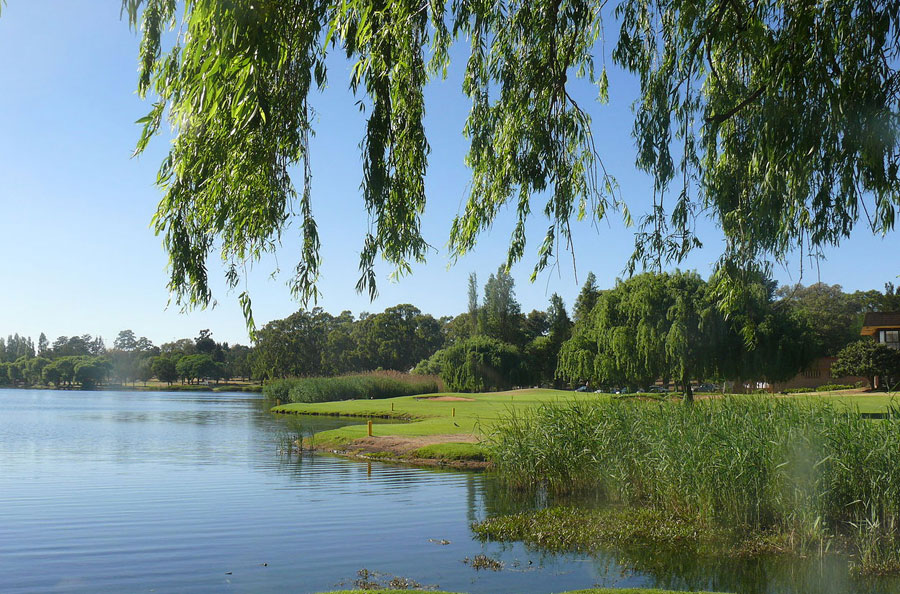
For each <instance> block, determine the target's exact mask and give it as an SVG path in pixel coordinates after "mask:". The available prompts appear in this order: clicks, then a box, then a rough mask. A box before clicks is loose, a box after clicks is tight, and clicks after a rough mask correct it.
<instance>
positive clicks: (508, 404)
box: [272, 389, 900, 459]
mask: <svg viewBox="0 0 900 594" xmlns="http://www.w3.org/2000/svg"><path fill="white" fill-rule="evenodd" d="M439 396H443V397H448V396H449V397H457V398H465V399H466V400H455V401H454V400H449V401H448V400H436V399H435V397H439ZM783 397H784V398H796V399H798V400H810V401H812V400H824V401H827V402H832V403H834V404H835V405H836V406H846V407H848V408H851V409H853V410H857V409H858V410H859V411H860V412H865V413H871V412H884V411H885V410H887V408H888V407H889V406H890V405H891V404H892V403H893V404H895V405H897V406H898V407H900V395H898V394H897V393H894V394H885V393H876V394H866V393H857V392H856V391H852V390H851V391H844V392H823V393H810V394H797V395H792V396H783ZM608 398H610V395H609V394H593V393H578V392H573V391H568V390H545V389H526V390H512V391H508V392H492V393H482V394H457V393H444V394H430V395H428V396H423V397H417V396H403V397H400V398H386V399H383V400H344V401H339V402H323V403H317V404H287V405H283V406H278V407H275V408H274V409H272V410H273V411H274V412H286V413H299V414H303V413H306V414H325V415H344V416H358V417H394V418H406V419H410V420H411V421H412V422H410V423H404V424H389V425H378V424H376V425H375V426H374V435H375V436H427V435H457V434H458V435H465V436H475V437H476V438H480V437H482V436H483V435H485V434H487V433H489V432H490V430H491V427H492V425H493V424H494V423H496V422H497V420H498V419H500V418H501V417H503V416H506V415H508V414H509V412H510V411H511V410H513V409H515V410H524V409H528V408H534V407H537V406H539V405H540V404H542V403H546V402H555V403H567V402H598V401H601V400H606V399H608ZM698 405H701V406H702V400H699V401H698ZM392 407H393V408H392ZM363 437H366V425H365V423H361V424H359V425H351V426H348V427H343V428H341V429H333V430H330V431H323V432H321V433H318V434H316V436H315V443H316V445H317V446H320V447H322V446H335V447H339V446H341V445H343V444H347V443H349V442H352V441H353V440H356V439H359V438H363ZM429 448H436V450H435V451H426V452H422V453H421V454H422V455H420V457H423V458H426V457H436V458H447V459H462V458H466V457H477V456H478V448H477V447H476V446H474V445H471V444H455V443H454V444H441V445H436V446H427V447H426V448H423V449H425V450H427V449H429ZM440 450H444V451H443V452H442V451H440ZM428 453H430V454H436V455H433V456H428V455H425V454H428ZM442 454H443V455H442Z"/></svg>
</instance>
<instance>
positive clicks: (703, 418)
mask: <svg viewBox="0 0 900 594" xmlns="http://www.w3.org/2000/svg"><path fill="white" fill-rule="evenodd" d="M487 450H488V454H489V457H490V459H491V460H492V461H493V462H494V465H495V466H496V468H497V469H498V471H499V472H500V474H501V476H502V478H503V479H504V480H505V481H506V483H507V484H509V485H511V486H513V487H515V488H546V489H549V490H550V491H553V492H557V493H563V492H570V491H579V490H591V491H597V490H599V491H600V492H602V493H603V494H604V495H605V496H606V497H608V498H609V499H610V500H612V501H620V502H623V503H626V504H632V505H636V506H644V507H649V508H652V509H654V510H656V511H662V512H666V513H668V514H672V515H673V516H675V517H681V518H690V519H691V521H692V522H693V523H694V524H695V525H697V526H701V527H702V526H712V527H715V526H739V527H742V529H743V530H745V531H746V532H747V533H748V534H757V533H758V534H762V533H775V534H779V535H781V536H783V537H784V540H785V542H787V544H788V545H789V546H790V548H792V549H794V550H798V551H809V550H827V549H828V548H829V547H830V545H831V543H832V541H834V540H835V539H846V540H849V542H851V543H852V547H853V548H855V549H856V552H857V553H858V555H857V559H858V561H857V563H858V569H859V571H860V572H863V573H870V572H875V571H884V568H885V567H892V566H894V565H897V566H898V567H900V564H897V558H898V555H897V553H896V551H897V550H898V547H897V545H898V543H900V537H898V530H897V529H896V528H897V526H898V522H900V417H898V416H895V415H888V417H887V418H885V419H883V420H879V421H870V420H866V419H864V418H862V417H861V415H860V414H858V413H857V412H850V411H847V410H846V409H839V408H836V407H834V406H833V405H831V404H829V403H827V402H822V401H818V400H813V399H803V400H791V399H785V398H764V397H741V398H724V399H721V400H711V401H705V402H702V403H698V404H696V405H695V406H681V405H675V404H667V403H647V402H628V401H624V402H617V401H606V402H599V403H595V404H589V403H579V404H574V405H553V404H548V405H543V406H541V407H538V408H536V409H531V410H524V411H511V412H510V414H509V416H508V417H507V418H506V420H505V422H503V423H499V424H498V425H497V426H496V428H495V431H494V434H493V436H492V438H491V440H490V443H489V444H488V446H487Z"/></svg>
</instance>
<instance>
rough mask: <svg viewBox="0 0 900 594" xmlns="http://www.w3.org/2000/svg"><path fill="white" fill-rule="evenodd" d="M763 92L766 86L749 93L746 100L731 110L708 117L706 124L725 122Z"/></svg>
mask: <svg viewBox="0 0 900 594" xmlns="http://www.w3.org/2000/svg"><path fill="white" fill-rule="evenodd" d="M765 90H766V86H765V85H760V87H759V88H758V89H756V90H755V91H753V92H752V93H750V96H749V97H747V98H746V99H744V100H743V101H741V102H740V103H738V104H737V105H735V106H734V107H732V108H731V109H729V110H728V111H726V112H725V113H722V114H718V115H711V116H709V117H708V118H706V122H707V123H710V124H712V123H715V124H721V123H722V122H724V121H725V120H728V119H730V118H731V117H732V116H733V115H734V114H736V113H737V112H739V111H740V110H742V109H744V108H745V107H747V106H748V105H750V104H751V103H753V102H754V101H756V100H757V99H759V97H760V95H762V94H763V91H765Z"/></svg>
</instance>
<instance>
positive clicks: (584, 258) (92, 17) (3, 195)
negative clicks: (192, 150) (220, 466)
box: [0, 0, 900, 344]
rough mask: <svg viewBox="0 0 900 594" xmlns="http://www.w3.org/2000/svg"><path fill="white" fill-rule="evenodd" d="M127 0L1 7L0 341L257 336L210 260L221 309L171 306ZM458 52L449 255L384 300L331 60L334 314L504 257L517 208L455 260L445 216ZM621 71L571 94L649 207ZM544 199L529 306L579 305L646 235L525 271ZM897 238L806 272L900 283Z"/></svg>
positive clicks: (257, 283) (582, 249) (43, 0)
mask: <svg viewBox="0 0 900 594" xmlns="http://www.w3.org/2000/svg"><path fill="white" fill-rule="evenodd" d="M119 4H120V3H119V2H118V0H106V1H105V2H71V1H61V0H40V1H37V0H9V2H8V5H7V6H6V7H5V8H4V10H3V16H2V18H0V55H2V56H3V57H4V59H3V60H2V63H0V242H2V245H3V246H4V249H3V250H2V253H3V258H2V259H0V278H2V281H0V283H2V284H0V286H2V290H0V335H4V336H5V335H6V334H11V333H14V332H18V333H19V334H23V335H28V336H33V337H35V338H36V337H37V336H38V334H39V333H40V332H45V333H46V334H47V335H48V336H49V337H50V339H51V340H52V339H53V338H54V337H56V336H58V335H72V334H82V333H91V334H94V335H100V336H103V337H104V339H105V340H106V341H107V344H111V343H112V339H113V338H114V337H115V335H116V334H117V333H118V331H119V330H121V329H124V328H131V329H133V330H134V331H135V332H136V333H137V334H138V335H144V336H147V337H149V338H150V339H151V340H153V341H154V342H156V343H157V344H159V343H161V342H165V341H168V340H172V339H175V338H181V337H185V336H195V335H196V334H197V331H198V330H199V329H201V328H210V329H212V330H213V335H214V337H215V338H217V339H218V340H227V341H230V342H243V343H246V342H248V339H247V335H246V331H245V329H244V325H243V318H242V316H241V313H240V309H239V307H238V306H237V300H236V296H235V295H229V294H228V293H227V292H226V291H225V289H224V283H223V282H222V273H221V272H222V269H221V267H220V266H219V264H218V261H217V260H216V259H215V258H214V259H213V260H212V261H211V262H210V271H211V277H212V278H213V287H214V293H215V297H216V299H217V302H218V305H217V307H215V308H212V309H209V310H206V311H194V312H191V313H187V314H184V313H181V312H180V311H179V309H178V307H176V306H174V305H172V306H171V307H167V302H168V294H167V291H166V288H165V285H166V282H167V280H168V277H167V274H166V261H167V258H166V254H165V252H164V250H163V248H162V244H161V240H160V238H158V237H156V236H154V234H153V232H152V231H151V230H150V228H149V223H150V218H151V216H152V214H153V212H154V211H155V208H156V204H157V201H158V200H159V196H160V192H159V190H158V189H157V188H156V187H155V186H154V185H153V182H154V179H155V174H156V169H157V166H158V165H159V163H160V161H161V159H162V157H163V155H164V154H165V152H166V148H167V143H168V139H167V138H164V137H160V138H158V139H156V140H155V141H154V142H153V143H152V144H151V146H150V148H149V149H148V150H147V151H146V153H145V154H144V155H142V156H141V157H140V158H138V159H132V158H131V153H132V150H133V147H134V144H135V141H136V140H137V137H138V133H139V129H138V127H137V126H136V125H135V124H134V121H135V120H137V119H138V118H140V117H142V116H143V115H144V114H145V113H146V111H147V110H148V109H149V105H148V104H147V103H144V102H142V101H141V100H140V99H139V98H138V97H137V95H136V94H135V92H134V89H135V86H136V80H137V74H136V70H137V44H138V39H137V36H136V34H135V33H134V32H133V31H131V30H129V28H128V26H127V23H125V22H123V21H121V20H120V18H119ZM610 29H611V27H610ZM610 46H611V43H607V45H606V47H607V51H608V49H609V48H610ZM598 61H599V60H598ZM460 63H461V62H460V61H457V63H456V68H454V69H453V70H451V72H450V75H449V77H448V79H447V80H445V81H438V82H435V83H434V84H432V85H431V86H430V87H429V88H428V90H427V109H428V115H427V119H426V131H427V133H428V136H429V140H430V143H431V147H432V152H431V155H430V157H429V163H430V168H429V174H428V179H427V192H428V206H427V209H426V213H425V216H424V219H423V231H424V234H425V238H426V240H428V241H429V242H430V243H431V244H432V245H434V246H435V247H436V248H438V251H437V252H435V253H433V254H432V255H431V257H430V258H429V261H428V263H427V264H426V265H417V266H415V267H414V273H413V274H412V275H411V276H408V277H405V278H402V279H401V280H400V281H399V282H396V283H392V282H390V281H389V280H388V275H389V274H390V273H391V271H392V269H391V267H390V266H389V265H387V264H386V263H382V264H381V265H379V267H378V270H377V271H378V275H379V281H380V296H379V298H378V299H377V300H376V301H375V302H374V303H370V302H369V300H368V297H366V296H363V295H358V294H356V292H355V291H354V285H355V282H356V278H357V260H358V254H359V249H360V247H361V245H362V237H363V233H364V232H365V230H366V228H367V215H366V212H365V209H364V208H363V203H362V197H361V195H360V191H359V182H360V179H361V165H360V159H359V148H358V144H359V141H360V139H361V138H362V134H363V130H364V123H365V120H364V118H365V114H362V113H360V112H359V111H358V110H357V108H356V107H355V106H354V101H355V98H354V97H353V96H352V95H351V94H350V92H349V91H348V90H347V84H346V81H347V72H348V67H347V64H346V63H345V62H343V61H341V60H335V61H333V62H332V63H331V69H330V71H329V88H328V89H327V90H326V91H325V92H324V93H322V94H321V95H318V96H316V97H315V98H314V99H313V105H314V107H315V109H316V114H317V117H316V123H315V127H316V136H315V138H314V139H313V141H312V167H313V176H314V178H313V208H314V213H315V216H316V219H317V222H318V224H319V229H320V234H321V238H322V243H323V248H322V255H323V271H322V277H321V282H320V290H321V291H322V293H323V297H322V299H321V300H320V302H319V305H321V306H323V307H324V308H325V309H327V310H329V311H331V312H333V313H337V312H340V311H341V310H344V309H349V310H352V311H353V312H354V313H359V312H360V311H381V310H382V309H384V308H385V307H388V306H391V305H394V304H397V303H404V302H408V303H413V304H415V305H416V306H418V307H419V308H420V309H422V310H423V311H425V312H429V313H432V314H434V315H447V314H456V313H459V312H461V311H463V310H464V309H465V308H466V281H467V277H468V274H469V273H470V272H472V271H474V272H476V273H477V274H478V276H479V280H480V282H481V283H483V282H484V281H485V280H486V279H487V277H488V275H489V274H490V273H491V272H493V271H495V270H496V268H497V266H498V265H499V264H500V263H501V262H502V261H503V260H504V258H505V253H506V246H507V244H508V240H509V235H510V232H511V230H512V225H513V218H512V215H513V212H512V210H511V209H510V210H508V211H506V212H505V213H503V214H502V215H501V217H500V218H499V219H498V221H497V222H496V224H495V225H494V227H493V228H492V229H491V230H490V231H489V232H487V233H485V234H484V235H483V236H482V237H481V240H480V241H479V244H478V247H477V249H476V250H475V251H474V252H473V253H472V254H470V255H468V256H467V257H465V258H464V259H462V260H460V261H459V262H457V263H456V265H454V266H452V267H448V266H449V259H448V256H447V250H446V242H447V237H448V233H449V225H450V221H451V220H452V218H453V216H454V215H456V214H457V213H458V212H460V210H461V208H462V206H463V204H464V200H465V197H466V192H467V188H468V181H469V177H470V176H469V172H468V171H467V169H466V168H465V166H464V164H463V158H464V155H465V152H466V143H465V139H464V138H463V137H462V135H461V132H460V131H461V129H462V126H463V122H464V120H465V117H466V114H467V112H468V108H469V105H468V102H467V100H466V99H465V97H463V96H462V94H461V92H460V90H459V89H460V80H461V79H460V72H459V65H460ZM609 68H610V103H609V105H606V106H601V105H599V104H596V103H591V101H592V99H593V97H594V96H595V90H594V89H591V88H589V87H588V86H587V85H582V86H580V87H578V88H576V92H577V93H578V94H579V95H578V96H579V97H581V98H583V99H584V100H583V101H581V104H582V105H585V104H588V105H590V108H589V111H590V112H591V115H592V117H593V123H594V134H595V139H596V141H597V144H598V148H599V151H600V155H601V157H602V159H603V160H604V163H605V165H606V167H607V169H608V170H609V171H610V172H611V173H613V175H615V176H616V178H617V179H618V181H619V184H620V187H621V191H622V197H623V198H624V199H625V201H626V203H627V204H628V205H629V208H630V209H631V210H632V212H633V213H635V214H640V213H642V212H644V211H645V210H646V208H647V205H648V204H649V203H650V193H649V191H650V183H649V178H648V177H647V176H646V175H645V174H643V173H641V172H638V171H637V170H636V169H635V167H634V164H633V163H634V154H635V153H634V143H633V140H632V138H631V135H630V132H631V122H632V116H631V103H632V101H633V100H634V98H635V96H636V81H635V80H634V79H633V78H631V77H630V76H628V75H626V74H624V73H622V72H621V71H619V70H617V69H616V68H615V67H613V66H612V65H611V64H609ZM542 208H543V204H542V203H541V202H540V200H538V201H537V202H536V203H534V204H533V211H534V212H535V213H536V214H535V215H533V219H532V221H531V224H530V225H529V246H528V248H527V249H526V256H525V259H524V260H523V262H522V263H520V264H519V265H517V266H516V267H514V268H513V276H514V277H515V279H516V283H517V284H516V292H517V295H518V298H519V301H520V302H521V303H522V308H523V310H525V311H529V310H531V309H532V308H541V309H543V308H545V307H546V304H547V300H548V299H549V296H550V294H551V293H553V292H558V293H559V294H560V295H562V297H563V299H564V300H565V302H566V303H567V305H569V306H570V307H571V305H572V303H573V301H574V298H575V295H577V293H578V290H579V283H582V282H583V281H584V277H585V276H586V274H587V272H588V271H589V270H591V271H593V272H594V273H595V274H596V276H597V278H598V282H599V284H600V285H601V287H608V286H612V285H613V284H614V282H615V279H616V277H617V276H621V275H622V271H623V267H624V264H625V262H626V260H627V258H628V256H629V255H630V253H631V250H632V246H633V238H632V233H633V229H627V228H625V227H624V226H623V225H622V224H621V222H620V219H619V218H618V217H617V216H616V215H613V216H611V217H610V218H609V222H608V223H607V222H603V223H600V224H599V225H591V224H590V223H587V222H585V223H580V224H578V225H577V226H576V228H575V249H576V252H575V253H576V262H577V271H578V283H576V280H575V274H574V273H573V268H572V260H571V256H570V255H569V254H567V253H564V254H562V256H561V257H560V260H559V265H558V267H556V268H555V269H553V270H550V271H545V272H544V273H543V274H542V275H541V276H540V277H539V278H538V280H537V281H536V282H535V283H530V282H529V281H528V277H529V275H530V273H531V269H532V266H533V264H534V262H535V261H536V257H535V252H536V249H537V246H538V244H539V242H540V240H541V239H542V235H543V232H544V229H545V228H546V226H547V221H546V219H544V218H543V215H542V214H540V213H541V210H542ZM700 232H701V238H702V239H703V240H704V243H705V244H706V245H705V248H704V249H702V250H698V251H696V252H694V253H693V254H692V255H691V256H690V257H689V258H688V260H687V261H686V262H684V263H683V264H682V265H681V268H688V269H694V270H697V271H698V272H699V273H700V274H702V275H703V276H707V275H708V274H709V271H710V266H711V264H712V263H713V262H714V261H715V260H716V258H717V257H718V255H719V253H720V249H721V237H720V234H719V233H718V232H717V230H716V229H715V227H714V226H713V225H712V224H711V223H710V222H708V221H703V222H702V223H701V225H700ZM297 237H298V235H297V231H296V229H293V228H290V229H288V231H287V232H286V233H285V235H284V238H283V242H284V246H283V248H282V249H281V250H280V251H279V252H278V254H277V258H269V259H267V260H265V261H263V262H261V263H259V264H258V265H257V266H256V267H255V269H254V270H253V271H252V272H251V274H250V276H249V279H248V288H249V290H250V292H251V295H252V297H253V303H254V311H255V316H256V320H257V322H258V323H260V324H262V323H264V322H266V321H268V320H271V319H274V318H280V317H284V316H286V315H288V314H290V313H291V312H292V311H294V310H296V309H297V307H298V304H297V303H295V302H294V301H292V300H291V297H290V294H289V292H288V290H287V287H286V285H285V281H286V276H285V275H284V274H275V275H274V278H272V273H273V271H275V270H276V269H277V268H278V266H279V265H280V267H281V268H282V269H283V270H285V271H290V270H291V268H292V267H293V265H294V263H295V262H296V258H297V254H298V253H299V250H298V240H297ZM898 247H900V242H898V235H897V233H896V232H895V233H894V234H893V235H889V236H888V237H886V238H880V237H873V236H872V235H871V234H868V233H867V232H866V230H865V229H864V228H863V227H862V226H860V227H859V228H858V230H857V233H856V234H855V236H854V237H853V238H851V240H849V241H846V242H845V243H844V244H843V245H842V246H841V247H840V248H838V249H829V250H828V251H826V258H827V259H826V260H825V261H822V262H820V263H819V264H818V266H812V267H811V266H810V264H809V263H808V262H807V263H806V266H805V267H804V272H803V279H802V280H803V281H804V282H805V283H811V282H815V281H817V280H822V281H823V282H827V283H830V284H834V283H838V284H841V285H843V286H844V287H845V289H848V290H855V289H870V288H878V289H881V288H882V286H883V284H884V282H886V281H894V282H895V283H896V281H897V279H896V274H897V272H898V267H897V261H898V258H897V254H898V253H900V252H898V249H897V248H898ZM776 278H777V279H778V280H779V282H782V283H789V282H795V281H797V280H798V279H800V261H799V259H798V258H794V260H793V261H792V262H791V263H790V265H789V266H787V267H785V268H779V269H777V270H776Z"/></svg>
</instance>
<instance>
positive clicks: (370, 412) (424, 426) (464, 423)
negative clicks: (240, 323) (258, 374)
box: [272, 389, 609, 445]
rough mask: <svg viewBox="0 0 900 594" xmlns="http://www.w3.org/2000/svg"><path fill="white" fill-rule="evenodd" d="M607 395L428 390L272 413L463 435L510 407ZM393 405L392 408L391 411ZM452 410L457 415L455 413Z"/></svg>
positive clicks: (358, 430)
mask: <svg viewBox="0 0 900 594" xmlns="http://www.w3.org/2000/svg"><path fill="white" fill-rule="evenodd" d="M435 396H450V397H459V398H466V399H467V400H459V401H441V400H434V398H433V397H435ZM606 398H609V396H608V395H605V394H584V393H576V392H571V391H565V390H541V389H531V390H514V391H510V392H493V393H486V394H453V393H446V394H430V395H428V396H426V397H416V396H403V397H400V398H386V399H383V400H343V401H340V402H323V403H319V404H287V405H284V406H277V407H275V408H274V409H272V410H273V411H274V412H291V413H300V414H302V413H307V414H331V415H352V416H360V417H382V416H384V417H398V418H409V419H412V420H413V422H411V423H405V424H390V425H375V427H374V434H375V435H376V436H383V435H400V436H421V435H448V434H466V435H476V436H480V435H483V434H484V433H485V432H488V431H490V427H491V425H492V424H493V423H495V422H496V421H497V420H498V419H499V418H501V417H502V416H505V415H507V414H508V413H509V411H510V410H512V409H517V410H520V409H525V408H532V407H536V406H538V405H540V404H541V403H544V402H596V401H598V400H600V399H606ZM391 405H393V411H392V410H391ZM454 410H455V415H454ZM365 436H366V425H365V424H361V425H351V426H349V427H343V428H341V429H333V430H331V431H324V432H322V433H319V434H317V435H316V443H317V444H320V445H321V444H323V443H329V444H336V445H337V444H341V443H347V442H349V441H352V440H354V439H358V438H361V437H365Z"/></svg>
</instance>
